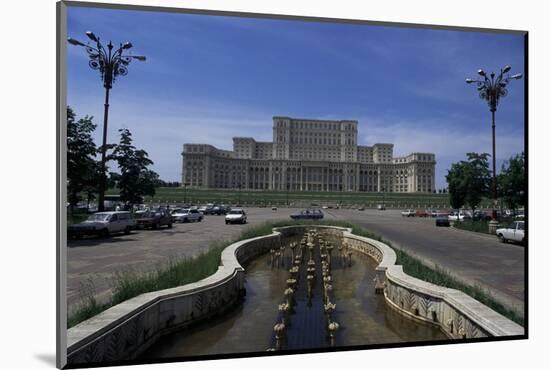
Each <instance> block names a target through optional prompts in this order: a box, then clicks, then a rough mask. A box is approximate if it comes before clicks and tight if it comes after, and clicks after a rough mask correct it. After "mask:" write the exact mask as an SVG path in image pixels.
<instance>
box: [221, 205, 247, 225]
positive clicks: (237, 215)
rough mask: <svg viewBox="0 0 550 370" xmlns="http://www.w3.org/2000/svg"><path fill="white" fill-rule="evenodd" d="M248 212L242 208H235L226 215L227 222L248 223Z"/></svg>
mask: <svg viewBox="0 0 550 370" xmlns="http://www.w3.org/2000/svg"><path fill="white" fill-rule="evenodd" d="M246 222H247V219H246V212H245V211H244V209H241V208H233V209H232V210H231V211H229V212H227V215H225V223H226V224H246Z"/></svg>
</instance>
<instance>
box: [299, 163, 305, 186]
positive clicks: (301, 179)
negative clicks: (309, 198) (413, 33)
mask: <svg viewBox="0 0 550 370" xmlns="http://www.w3.org/2000/svg"><path fill="white" fill-rule="evenodd" d="M303 190H304V167H303V165H302V164H300V191H303Z"/></svg>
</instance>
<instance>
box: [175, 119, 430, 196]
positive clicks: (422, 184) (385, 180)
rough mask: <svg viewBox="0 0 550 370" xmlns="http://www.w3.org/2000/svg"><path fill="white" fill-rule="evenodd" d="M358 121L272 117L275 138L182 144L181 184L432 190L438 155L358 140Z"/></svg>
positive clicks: (376, 190)
mask: <svg viewBox="0 0 550 370" xmlns="http://www.w3.org/2000/svg"><path fill="white" fill-rule="evenodd" d="M357 125H358V122H357V121H347V120H342V121H332V120H317V119H302V118H289V117H278V116H276V117H273V142H259V141H256V140H254V139H253V138H251V137H234V138H233V150H232V151H229V150H221V149H217V148H215V147H214V146H212V145H208V144H184V146H183V153H182V156H183V165H182V184H183V185H185V186H189V187H196V188H222V189H266V190H283V191H287V190H288V191H366V192H380V191H382V192H398V193H410V192H433V191H434V189H435V154H433V153H420V152H419V153H412V154H409V155H407V156H404V157H394V156H393V144H374V145H373V146H364V145H357Z"/></svg>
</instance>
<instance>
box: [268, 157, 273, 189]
mask: <svg viewBox="0 0 550 370" xmlns="http://www.w3.org/2000/svg"><path fill="white" fill-rule="evenodd" d="M267 184H268V185H267V188H268V190H272V189H273V163H272V162H271V161H270V162H269V171H268V176H267Z"/></svg>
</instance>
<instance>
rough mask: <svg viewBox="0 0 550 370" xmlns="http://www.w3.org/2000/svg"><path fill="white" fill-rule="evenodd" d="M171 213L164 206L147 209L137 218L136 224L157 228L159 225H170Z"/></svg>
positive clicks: (171, 221) (144, 227) (169, 226)
mask: <svg viewBox="0 0 550 370" xmlns="http://www.w3.org/2000/svg"><path fill="white" fill-rule="evenodd" d="M173 222H174V221H173V220H172V215H171V214H170V212H169V211H168V210H167V209H166V208H160V209H157V210H154V211H147V212H145V213H144V214H142V215H141V217H140V218H138V219H137V225H138V227H140V228H143V229H147V228H151V229H158V228H159V227H161V226H164V225H166V226H168V228H171V227H172V223H173Z"/></svg>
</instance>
